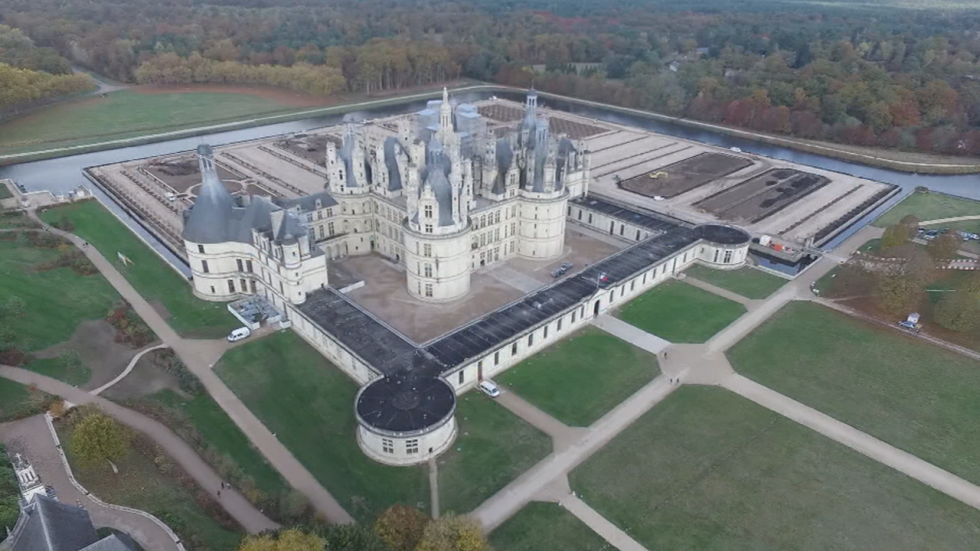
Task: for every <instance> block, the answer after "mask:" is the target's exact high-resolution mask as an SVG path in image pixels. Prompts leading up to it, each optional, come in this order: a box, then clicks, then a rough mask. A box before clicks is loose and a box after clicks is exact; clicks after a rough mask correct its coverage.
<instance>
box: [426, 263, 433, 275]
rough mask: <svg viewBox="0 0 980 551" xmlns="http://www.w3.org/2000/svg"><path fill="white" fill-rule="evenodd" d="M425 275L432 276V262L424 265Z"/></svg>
mask: <svg viewBox="0 0 980 551" xmlns="http://www.w3.org/2000/svg"><path fill="white" fill-rule="evenodd" d="M425 277H432V264H426V265H425Z"/></svg>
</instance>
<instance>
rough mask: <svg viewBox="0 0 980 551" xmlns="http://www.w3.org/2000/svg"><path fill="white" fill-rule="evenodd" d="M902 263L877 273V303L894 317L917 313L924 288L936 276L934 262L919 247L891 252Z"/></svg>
mask: <svg viewBox="0 0 980 551" xmlns="http://www.w3.org/2000/svg"><path fill="white" fill-rule="evenodd" d="M888 255H889V256H890V257H892V258H896V259H898V260H897V261H896V262H895V263H894V264H881V265H880V266H879V267H878V268H876V269H875V285H874V290H875V299H876V302H877V303H878V306H879V307H880V308H881V309H883V310H885V311H887V312H890V313H893V314H903V313H908V312H911V311H914V310H915V309H916V308H917V307H918V305H919V301H920V299H921V298H922V288H923V287H924V286H925V284H926V283H927V282H928V281H929V278H930V277H931V276H932V273H933V270H934V269H935V266H934V264H933V262H932V258H930V257H929V255H928V254H926V253H925V252H924V251H923V250H921V249H919V248H918V247H916V246H915V245H902V246H900V247H895V248H894V249H892V250H890V251H889V252H888Z"/></svg>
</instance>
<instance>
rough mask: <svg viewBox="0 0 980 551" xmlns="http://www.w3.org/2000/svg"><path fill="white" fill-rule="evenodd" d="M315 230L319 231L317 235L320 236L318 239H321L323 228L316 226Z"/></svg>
mask: <svg viewBox="0 0 980 551" xmlns="http://www.w3.org/2000/svg"><path fill="white" fill-rule="evenodd" d="M317 229H318V230H319V231H318V232H317V233H318V234H319V235H320V239H323V226H317Z"/></svg>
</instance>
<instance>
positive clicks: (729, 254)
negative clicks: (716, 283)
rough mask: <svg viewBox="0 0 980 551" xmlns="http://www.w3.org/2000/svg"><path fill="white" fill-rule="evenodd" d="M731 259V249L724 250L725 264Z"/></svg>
mask: <svg viewBox="0 0 980 551" xmlns="http://www.w3.org/2000/svg"><path fill="white" fill-rule="evenodd" d="M731 261H732V251H730V250H729V251H725V260H724V263H725V264H728V263H730V262H731Z"/></svg>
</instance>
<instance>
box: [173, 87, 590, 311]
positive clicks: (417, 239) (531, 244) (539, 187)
mask: <svg viewBox="0 0 980 551" xmlns="http://www.w3.org/2000/svg"><path fill="white" fill-rule="evenodd" d="M436 113H437V114H438V118H436V116H435V114H436ZM416 122H417V124H416V125H414V126H413V125H411V124H410V122H409V121H408V120H402V121H399V123H398V128H397V134H394V135H393V134H392V133H391V132H389V131H388V130H386V129H385V128H384V127H379V126H371V127H368V128H367V129H357V128H355V126H354V125H353V124H348V125H347V126H346V128H345V131H344V136H343V140H342V143H341V144H340V145H339V147H338V146H337V144H335V143H333V142H330V143H328V144H327V151H326V157H325V159H324V164H325V165H326V169H327V178H326V182H325V190H324V191H323V192H321V193H317V194H314V195H310V196H307V197H303V198H300V199H294V200H288V199H276V200H273V199H268V198H265V197H245V198H242V199H241V200H236V199H235V198H233V197H232V196H231V195H230V194H229V193H228V192H227V190H226V189H225V187H224V186H223V185H222V183H221V181H220V180H219V179H218V176H217V172H216V170H215V166H214V159H213V152H212V151H211V148H210V147H209V146H207V145H202V146H201V147H199V148H198V156H199V164H200V170H201V174H202V184H203V185H202V187H201V192H200V193H199V195H198V198H197V200H196V202H195V204H194V207H193V208H192V209H190V210H188V211H186V212H185V226H184V231H183V236H182V237H183V239H184V242H185V248H186V250H187V255H188V260H189V263H190V268H191V271H192V274H193V281H194V292H195V294H196V295H197V296H199V297H201V298H204V299H206V300H214V301H228V300H232V299H234V298H236V297H240V296H243V295H255V294H261V295H263V296H265V297H266V298H268V299H270V300H271V301H272V302H273V303H274V304H275V305H276V306H278V307H284V306H285V304H287V303H288V304H301V303H302V302H303V301H304V300H305V297H306V294H307V293H308V292H310V291H311V290H314V289H317V288H320V287H322V286H324V285H325V284H326V283H327V275H326V262H325V259H332V258H338V257H343V256H347V255H358V254H369V253H378V254H381V255H383V256H385V257H387V258H389V259H390V260H392V261H394V262H396V263H400V264H403V265H404V267H405V271H406V285H407V287H408V291H409V293H411V295H412V296H414V297H415V298H418V299H419V300H423V301H431V302H444V301H452V300H456V299H459V298H461V297H463V296H465V295H466V294H467V293H468V292H469V289H470V274H471V273H472V272H473V271H476V270H479V269H480V268H482V267H484V266H487V265H489V264H493V263H495V262H500V261H502V260H505V259H507V258H510V257H515V256H516V257H522V258H530V259H535V260H547V259H553V258H557V257H558V256H560V255H561V254H562V253H563V249H564V238H565V214H566V211H567V208H568V200H569V198H574V197H578V196H581V195H584V194H585V193H586V192H587V191H588V181H589V162H590V161H589V153H588V152H587V151H585V148H584V146H583V145H581V144H575V143H573V142H572V141H571V140H569V139H568V138H566V137H564V136H554V135H552V134H551V132H550V130H549V125H548V120H547V118H546V117H544V116H542V115H541V114H539V113H538V112H537V96H536V94H535V93H533V92H532V93H531V94H529V95H528V98H527V103H526V106H525V113H524V117H523V120H522V121H521V122H520V124H519V125H518V127H517V128H516V129H513V130H512V131H510V132H509V133H508V135H506V136H504V137H500V138H497V137H495V136H494V135H493V133H491V132H490V131H488V129H487V125H486V121H484V120H483V119H482V117H481V116H480V115H479V114H478V113H477V112H476V109H475V108H473V106H470V105H465V104H464V105H459V106H455V107H454V106H453V104H452V103H451V102H450V99H449V94H448V91H446V90H443V96H442V100H441V101H438V100H437V101H432V102H429V105H428V108H427V109H426V110H424V111H422V112H421V113H419V114H418V115H417V116H416Z"/></svg>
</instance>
